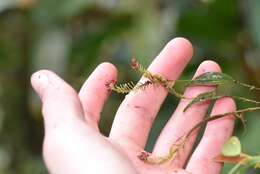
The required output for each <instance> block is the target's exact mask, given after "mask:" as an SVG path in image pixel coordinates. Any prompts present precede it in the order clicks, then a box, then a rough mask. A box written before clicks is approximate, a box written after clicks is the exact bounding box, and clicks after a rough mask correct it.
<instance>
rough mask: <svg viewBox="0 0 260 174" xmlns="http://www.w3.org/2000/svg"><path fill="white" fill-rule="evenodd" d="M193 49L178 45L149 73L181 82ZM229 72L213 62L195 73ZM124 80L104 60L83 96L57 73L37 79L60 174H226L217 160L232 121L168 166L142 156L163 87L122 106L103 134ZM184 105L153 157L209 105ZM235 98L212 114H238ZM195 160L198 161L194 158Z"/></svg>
mask: <svg viewBox="0 0 260 174" xmlns="http://www.w3.org/2000/svg"><path fill="white" fill-rule="evenodd" d="M192 52H193V51H192V45H191V44H190V43H189V42H188V41H187V40H185V39H183V38H176V39H173V40H172V41H170V42H169V43H168V44H167V45H166V46H165V48H164V49H163V50H162V52H161V53H160V54H159V55H158V56H157V57H156V58H155V59H154V61H153V62H152V63H151V65H150V66H149V68H148V69H149V71H150V72H152V73H154V74H160V75H161V76H163V77H165V78H166V79H169V80H176V79H177V78H178V77H179V75H180V74H181V72H182V71H183V69H184V67H185V66H186V64H187V63H188V62H189V60H190V59H191V57H192ZM207 71H221V70H220V68H219V66H218V65H217V64H216V63H214V62H213V61H205V62H203V63H202V64H201V65H200V66H199V68H198V70H197V72H196V73H195V76H198V75H199V74H202V73H205V72H207ZM116 78H117V71H116V68H115V67H114V66H113V65H112V64H109V63H102V64H101V65H99V66H98V67H97V68H96V69H95V71H94V72H93V73H92V74H91V75H90V77H89V78H88V79H87V81H86V82H85V84H84V85H83V87H82V88H81V90H80V92H79V94H77V93H76V91H75V90H74V89H73V88H72V87H71V86H69V85H68V84H67V83H66V82H64V81H63V80H62V79H61V78H59V77H58V76H57V75H55V74H54V73H52V72H50V71H47V70H41V71H38V72H36V73H34V74H33V75H32V79H31V80H32V86H33V88H34V89H35V91H36V92H37V93H38V95H39V96H40V97H41V100H42V103H43V106H42V113H43V116H44V125H45V137H44V145H43V155H44V159H45V162H46V165H47V168H48V170H49V171H50V173H52V174H88V173H91V174H137V173H139V174H159V173H160V174H161V173H163V174H164V173H165V174H189V173H192V174H209V173H210V174H219V173H220V170H221V167H222V165H221V164H220V163H216V162H214V161H213V158H214V157H215V156H217V155H218V154H220V151H221V146H222V144H223V143H224V142H225V141H226V140H227V139H228V138H229V137H230V136H231V134H232V130H233V124H234V120H233V119H232V117H225V118H222V119H218V120H214V121H212V122H210V123H208V124H207V127H206V130H205V132H204V135H203V137H202V139H201V141H200V143H199V145H198V146H197V147H196V149H195V151H194V152H193V154H191V155H190V152H191V150H192V147H193V145H194V141H195V138H196V136H197V132H195V133H193V134H192V136H190V137H189V140H188V141H187V143H186V144H185V147H184V148H183V149H182V150H181V151H180V153H179V154H178V156H177V157H176V158H175V159H174V160H173V161H172V162H171V163H170V164H167V165H151V164H147V163H145V162H143V161H141V160H140V159H139V158H138V157H137V156H138V154H139V153H140V152H141V151H142V150H143V149H144V146H145V144H146V141H147V137H148V133H149V130H150V128H151V126H152V123H153V121H154V119H155V116H156V115H157V113H158V111H159V109H160V106H161V104H162V102H163V100H164V99H165V97H166V95H167V91H166V90H165V89H164V88H163V87H160V86H156V87H154V86H151V87H147V88H145V89H144V90H142V91H141V90H140V91H136V92H131V93H130V94H128V95H127V96H126V97H125V99H124V101H123V102H122V104H121V105H120V107H119V109H118V111H117V113H116V117H115V120H114V123H113V126H112V129H111V132H110V135H109V137H104V136H103V135H101V133H100V132H99V130H98V121H99V118H100V113H101V111H102V107H103V105H104V103H105V101H106V99H107V98H108V96H109V93H110V92H109V90H108V89H107V87H106V84H107V83H110V82H113V81H115V80H116ZM210 89H212V87H205V86H204V87H202V86H200V87H199V86H196V87H189V88H188V89H186V92H185V94H184V95H185V96H187V97H194V96H197V95H198V94H199V93H202V92H206V91H209V90H210ZM188 102H189V100H186V99H185V100H182V101H180V103H179V105H178V107H177V109H176V110H175V112H174V113H173V115H172V117H171V118H170V120H169V121H168V123H167V124H166V126H165V127H164V129H163V130H162V132H161V134H160V136H159V138H158V140H157V142H156V145H155V147H154V150H153V152H152V154H153V155H156V156H163V155H165V154H167V153H168V150H169V148H170V147H171V146H172V145H173V143H174V142H175V141H176V140H177V139H178V137H180V136H182V135H183V134H185V133H186V132H187V131H189V130H190V129H191V128H192V127H193V126H194V125H196V124H197V123H198V122H200V121H201V120H202V119H203V117H204V116H205V114H206V111H207V108H208V107H209V103H208V102H203V103H200V104H196V105H193V106H192V107H191V108H189V109H188V110H187V111H186V112H185V113H183V109H184V108H185V106H186V105H187V104H188ZM234 110H235V104H234V102H233V100H232V99H230V98H223V99H220V100H218V101H217V102H216V104H215V105H214V108H213V111H212V114H213V115H215V114H220V113H226V112H232V111H234ZM189 157H190V158H189Z"/></svg>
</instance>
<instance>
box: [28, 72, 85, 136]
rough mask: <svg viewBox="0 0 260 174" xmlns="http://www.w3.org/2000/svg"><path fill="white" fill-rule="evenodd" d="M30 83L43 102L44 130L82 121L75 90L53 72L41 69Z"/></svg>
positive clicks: (80, 108)
mask: <svg viewBox="0 0 260 174" xmlns="http://www.w3.org/2000/svg"><path fill="white" fill-rule="evenodd" d="M31 83H32V86H33V88H34V90H35V91H36V93H37V94H38V95H39V96H40V98H41V101H42V103H43V106H42V113H43V117H44V124H45V131H46V132H48V130H50V129H56V128H58V127H60V126H62V127H63V126H64V125H65V126H72V127H74V126H77V125H78V124H79V122H82V123H83V122H84V115H83V109H82V106H81V103H80V101H79V99H78V95H77V93H76V91H75V90H74V89H73V88H72V87H71V86H69V85H68V84H67V83H66V82H65V81H64V80H62V79H61V78H60V77H58V76H57V75H56V74H55V73H53V72H51V71H48V70H41V71H38V72H36V73H34V74H33V75H32V77H31Z"/></svg>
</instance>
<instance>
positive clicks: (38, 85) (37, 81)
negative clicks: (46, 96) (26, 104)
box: [31, 71, 49, 98]
mask: <svg viewBox="0 0 260 174" xmlns="http://www.w3.org/2000/svg"><path fill="white" fill-rule="evenodd" d="M31 82H32V86H33V88H34V90H35V91H36V92H37V94H38V95H39V96H40V97H41V98H42V96H43V93H44V90H45V89H46V87H47V86H48V84H49V79H48V77H47V75H46V74H45V73H43V72H41V71H39V72H36V73H34V74H33V75H32V78H31Z"/></svg>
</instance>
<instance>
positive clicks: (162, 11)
mask: <svg viewBox="0 0 260 174" xmlns="http://www.w3.org/2000/svg"><path fill="white" fill-rule="evenodd" d="M259 16H260V1H258V0H248V1H233V0H200V1H199V0H193V1H192V0H186V1H180V0H175V1H171V0H150V1H148V0H144V1H138V0H125V1H120V0H56V1H54V0H0V174H14V173H20V174H30V173H47V171H46V169H45V167H44V165H43V162H42V157H41V146H42V138H43V126H42V118H41V114H40V103H39V100H38V99H37V97H36V96H35V94H34V93H33V92H32V90H31V87H30V85H29V79H30V74H31V73H32V72H33V71H35V70H38V69H41V68H48V69H51V70H53V71H55V72H57V73H58V74H59V75H61V76H62V77H63V78H65V79H66V80H67V81H68V82H69V83H71V84H73V85H74V87H75V88H76V89H79V87H80V85H81V84H82V83H83V81H84V79H86V78H87V76H88V75H89V74H90V72H91V71H92V70H93V69H94V67H95V66H96V65H98V64H99V63H101V62H102V61H110V62H112V63H114V64H115V65H116V66H117V67H118V69H119V72H120V73H119V78H120V80H124V81H129V80H132V79H134V78H136V76H135V75H134V74H133V73H132V72H131V70H130V68H129V67H128V63H129V60H130V58H131V57H137V58H138V59H139V60H140V61H141V62H142V63H143V64H145V65H148V64H149V62H151V60H152V59H153V58H154V57H155V56H156V55H157V54H158V52H159V51H160V50H161V49H162V47H163V46H164V45H165V44H166V43H167V41H169V40H170V39H171V38H173V37H176V36H184V37H186V38H188V39H190V40H191V41H192V43H193V45H194V47H195V48H194V49H195V53H194V57H193V60H192V61H191V63H190V64H189V65H188V67H187V68H186V71H185V73H184V74H183V77H186V78H187V77H191V76H192V74H193V73H194V71H195V69H196V68H197V66H198V65H199V63H200V62H201V61H203V60H205V59H213V60H215V61H217V62H218V63H219V64H220V65H221V67H222V68H223V71H224V72H225V73H227V74H230V75H231V76H233V77H235V78H236V79H238V80H240V81H244V82H247V83H251V84H253V85H258V86H260V80H259V79H260V78H259V76H260V59H259V55H260V22H259ZM237 92H238V93H240V95H241V96H243V95H244V96H245V95H247V94H246V92H245V91H244V90H243V89H241V90H240V91H237ZM250 97H253V98H254V97H255V98H259V97H260V95H259V94H253V95H252V96H250ZM121 100H122V96H118V95H112V97H111V98H110V100H109V102H108V104H107V105H106V106H105V109H104V111H103V113H102V120H101V123H100V127H101V130H102V132H103V133H104V134H106V135H107V134H108V133H109V130H110V126H111V124H112V121H113V116H114V114H115V112H116V109H117V107H118V106H119V104H120V101H121ZM176 104H177V100H176V99H173V98H171V97H168V98H167V99H166V102H165V104H164V105H163V106H162V109H161V111H160V113H159V116H158V117H157V119H156V122H155V125H154V127H153V129H152V131H151V135H150V138H149V142H148V145H147V149H148V150H151V149H152V146H153V144H154V141H155V139H156V137H157V136H158V134H159V132H160V130H161V128H162V126H163V124H165V123H166V122H167V120H168V119H169V116H170V115H171V113H172V112H173V110H174V107H175V106H176ZM238 105H239V106H240V107H243V105H244V104H243V103H238ZM258 114H259V113H252V114H248V115H250V116H248V131H247V133H246V134H245V135H241V132H242V131H241V125H240V124H239V123H238V124H237V129H236V132H235V134H236V135H238V136H240V137H241V139H242V146H243V149H245V151H246V152H248V153H259V147H260V140H259V138H258V134H259V133H258V132H259V131H260V128H259V124H260V120H259V118H258V117H257V115H258ZM226 168H228V166H227V167H226ZM225 171H226V169H225V170H224V172H225ZM224 172H223V173H224Z"/></svg>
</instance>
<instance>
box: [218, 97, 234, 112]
mask: <svg viewBox="0 0 260 174" xmlns="http://www.w3.org/2000/svg"><path fill="white" fill-rule="evenodd" d="M215 106H216V108H218V109H219V108H221V110H222V112H232V111H235V110H236V103H235V101H234V100H233V99H232V98H230V97H224V98H221V99H219V100H217V101H216V103H215ZM223 110H224V111H223Z"/></svg>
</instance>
